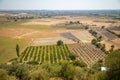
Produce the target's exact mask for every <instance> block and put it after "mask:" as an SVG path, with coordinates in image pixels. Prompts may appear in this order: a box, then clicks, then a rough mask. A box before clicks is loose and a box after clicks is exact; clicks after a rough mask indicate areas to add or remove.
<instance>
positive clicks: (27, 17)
mask: <svg viewBox="0 0 120 80" xmlns="http://www.w3.org/2000/svg"><path fill="white" fill-rule="evenodd" d="M33 18H34V17H33V16H22V17H17V16H16V17H7V19H8V20H14V21H15V22H16V21H18V20H26V19H33Z"/></svg>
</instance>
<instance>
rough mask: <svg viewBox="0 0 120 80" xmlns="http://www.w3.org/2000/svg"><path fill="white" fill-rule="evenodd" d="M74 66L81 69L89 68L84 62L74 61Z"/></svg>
mask: <svg viewBox="0 0 120 80" xmlns="http://www.w3.org/2000/svg"><path fill="white" fill-rule="evenodd" d="M73 65H74V66H79V67H87V64H86V63H84V62H83V61H78V60H77V61H74V62H73Z"/></svg>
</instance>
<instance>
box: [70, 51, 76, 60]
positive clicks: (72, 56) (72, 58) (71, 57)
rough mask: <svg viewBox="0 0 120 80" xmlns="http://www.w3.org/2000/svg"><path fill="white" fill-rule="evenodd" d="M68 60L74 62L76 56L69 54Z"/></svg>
mask: <svg viewBox="0 0 120 80" xmlns="http://www.w3.org/2000/svg"><path fill="white" fill-rule="evenodd" d="M69 58H70V60H73V61H74V60H76V55H75V54H73V53H71V54H70V55H69Z"/></svg>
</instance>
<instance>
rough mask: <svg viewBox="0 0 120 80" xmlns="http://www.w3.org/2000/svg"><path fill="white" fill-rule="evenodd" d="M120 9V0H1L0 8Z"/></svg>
mask: <svg viewBox="0 0 120 80" xmlns="http://www.w3.org/2000/svg"><path fill="white" fill-rule="evenodd" d="M104 9H107V10H108V9H120V0H0V10H104Z"/></svg>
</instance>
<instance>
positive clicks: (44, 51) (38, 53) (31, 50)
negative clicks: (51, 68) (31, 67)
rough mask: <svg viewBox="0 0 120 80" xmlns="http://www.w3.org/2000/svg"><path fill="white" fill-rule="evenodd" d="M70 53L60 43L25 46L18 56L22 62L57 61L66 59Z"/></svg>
mask: <svg viewBox="0 0 120 80" xmlns="http://www.w3.org/2000/svg"><path fill="white" fill-rule="evenodd" d="M70 54H71V52H70V50H69V49H68V46H67V45H66V44H65V45H61V46H57V45H49V46H30V47H27V48H26V49H25V50H24V51H23V52H22V53H21V56H20V58H19V59H20V62H22V63H26V62H28V63H30V62H31V63H32V62H37V63H38V64H41V63H44V62H46V63H49V64H53V63H59V62H61V61H63V60H68V59H69V55H70Z"/></svg>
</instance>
